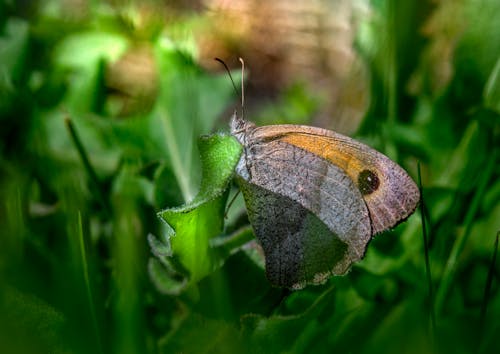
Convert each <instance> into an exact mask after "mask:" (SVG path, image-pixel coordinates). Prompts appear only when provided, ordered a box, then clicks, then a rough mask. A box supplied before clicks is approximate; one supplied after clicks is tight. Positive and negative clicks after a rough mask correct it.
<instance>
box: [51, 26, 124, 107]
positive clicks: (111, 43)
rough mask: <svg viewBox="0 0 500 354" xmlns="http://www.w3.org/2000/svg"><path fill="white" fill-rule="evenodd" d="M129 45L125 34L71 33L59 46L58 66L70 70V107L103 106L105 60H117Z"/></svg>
mask: <svg viewBox="0 0 500 354" xmlns="http://www.w3.org/2000/svg"><path fill="white" fill-rule="evenodd" d="M127 46H128V42H127V40H126V39H125V38H124V37H123V36H120V35H116V34H111V33H103V32H92V31H91V32H82V33H77V34H74V35H71V36H68V37H66V38H65V39H64V40H63V41H62V42H61V43H60V44H59V45H58V46H57V47H56V49H55V54H54V57H55V60H54V64H55V66H56V67H58V68H59V69H65V70H67V69H69V70H71V75H70V76H69V80H70V85H69V88H68V92H67V94H66V98H65V104H66V105H67V107H69V108H70V109H73V110H75V111H76V112H88V111H89V110H90V111H96V110H100V109H101V107H100V106H101V104H102V97H103V95H104V93H103V92H102V87H101V86H102V82H103V80H104V78H103V76H104V63H106V62H111V61H115V60H117V59H118V58H119V57H120V56H121V55H122V54H123V53H124V52H125V50H126V49H127ZM75 53H76V54H75Z"/></svg>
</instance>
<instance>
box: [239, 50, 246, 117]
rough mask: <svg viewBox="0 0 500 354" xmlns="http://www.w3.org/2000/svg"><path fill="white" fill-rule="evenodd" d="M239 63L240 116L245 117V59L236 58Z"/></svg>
mask: <svg viewBox="0 0 500 354" xmlns="http://www.w3.org/2000/svg"><path fill="white" fill-rule="evenodd" d="M238 59H239V60H240V63H241V116H242V117H245V114H244V113H245V85H244V84H245V61H244V60H243V59H242V58H238Z"/></svg>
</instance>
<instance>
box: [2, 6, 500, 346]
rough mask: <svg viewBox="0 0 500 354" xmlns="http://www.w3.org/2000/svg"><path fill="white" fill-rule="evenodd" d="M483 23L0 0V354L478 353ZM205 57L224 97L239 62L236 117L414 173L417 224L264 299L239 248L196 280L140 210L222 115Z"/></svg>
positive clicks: (484, 130)
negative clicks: (316, 282)
mask: <svg viewBox="0 0 500 354" xmlns="http://www.w3.org/2000/svg"><path fill="white" fill-rule="evenodd" d="M499 16H500V2H498V1H497V0H459V1H451V0H424V1H416V0H406V1H396V0H371V1H370V0H354V1H347V0H333V1H327V0H311V1H307V2H304V1H298V0H293V1H284V0H277V1H273V2H269V1H259V0H234V1H224V0H198V1H196V0H192V1H190V0H185V1H167V0H166V1H159V0H158V1H155V0H147V1H134V0H129V1H114V0H109V1H97V0H94V1H90V0H88V1H85V0H59V1H53V0H48V1H26V0H25V1H9V0H0V351H1V352H2V353H181V352H182V353H205V352H209V353H226V352H227V353H234V352H252V353H253V352H255V353H276V352H292V353H300V352H311V351H314V352H320V353H323V352H324V353H330V352H334V351H343V352H352V353H376V352H381V353H392V352H394V353H396V352H397V353H423V352H429V353H430V352H435V353H447V352H453V353H470V352H478V353H493V352H496V351H497V350H498V345H497V338H498V335H500V322H499V321H498V318H499V316H500V289H499V285H500V284H499V279H500V262H499V261H498V260H495V258H494V257H495V255H496V247H497V246H496V244H495V240H498V232H499V230H500V203H499V200H500V178H499V176H500V164H499V163H498V161H499V158H498V155H499V150H500V139H499V133H500V21H498V18H499ZM215 57H218V58H221V59H222V60H224V61H225V62H226V63H227V65H228V66H229V67H230V68H231V69H232V74H233V76H234V79H235V83H236V87H237V89H238V90H239V83H240V81H241V77H240V75H241V74H240V63H239V61H238V58H239V57H242V58H243V59H244V60H245V65H246V77H245V80H244V82H245V111H246V118H247V119H249V120H252V121H254V122H256V123H257V124H259V125H265V124H278V123H293V124H309V125H315V126H320V127H324V128H328V129H333V130H335V131H338V132H340V133H343V134H346V135H349V136H352V137H355V138H356V139H359V140H361V141H363V142H365V143H367V144H369V145H371V146H373V147H374V148H376V149H378V150H379V151H381V152H383V153H385V154H386V155H388V156H389V157H391V158H392V159H393V160H395V161H398V163H400V164H401V165H402V166H403V167H404V168H405V169H406V170H407V171H408V172H409V173H410V174H411V175H412V177H413V178H414V179H415V180H416V181H417V180H418V173H417V167H418V164H420V168H421V183H422V185H423V195H424V202H425V203H424V209H421V210H419V211H417V213H416V214H415V215H414V216H412V217H411V218H410V219H409V220H408V221H407V222H405V223H403V224H401V225H400V226H398V227H397V228H396V229H394V230H390V231H388V232H386V233H384V234H383V235H379V236H377V237H376V238H375V239H374V240H373V241H372V242H371V244H370V247H369V248H368V252H367V255H366V258H365V259H364V260H363V261H362V262H360V263H359V264H358V265H356V266H355V267H353V269H352V271H351V272H350V273H349V274H348V275H347V276H344V277H334V278H332V279H330V280H329V281H328V282H327V283H326V284H324V285H321V286H316V287H308V288H306V289H305V290H302V291H299V292H294V293H288V292H287V291H284V290H281V289H276V288H272V287H271V286H270V285H269V284H268V282H267V280H266V279H265V275H264V271H263V268H262V260H261V259H259V257H257V256H256V255H255V252H253V251H252V247H250V246H248V245H245V246H243V247H239V246H238V247H234V248H232V249H230V250H229V251H227V252H226V253H223V255H222V256H220V255H219V256H220V258H219V260H220V262H219V263H218V264H217V265H216V266H214V267H210V268H205V269H202V270H199V269H201V267H203V260H200V265H199V269H198V272H199V273H197V274H203V276H200V277H199V278H200V279H197V280H196V281H194V280H193V279H194V273H193V272H194V271H193V269H185V267H186V265H185V264H180V263H182V262H178V260H176V258H175V249H174V257H170V252H171V251H172V250H171V249H170V248H169V247H168V244H169V241H168V240H169V235H170V232H171V230H170V229H169V228H168V227H166V226H165V224H163V223H162V222H161V221H160V220H159V219H158V217H157V212H159V211H160V210H162V209H165V208H172V207H178V206H180V205H183V204H184V203H188V202H190V201H191V200H193V198H194V197H195V196H196V194H197V191H198V189H199V186H200V183H201V181H202V179H201V174H202V172H201V171H202V167H201V163H200V152H201V153H203V151H200V149H201V148H200V149H199V148H198V143H197V141H198V137H199V136H201V135H204V134H211V133H215V132H228V130H229V129H228V123H229V119H230V116H231V114H232V112H233V110H234V109H235V108H239V107H240V106H239V105H240V103H239V102H240V100H239V97H238V93H237V92H235V90H234V88H233V86H232V84H231V81H230V79H229V77H228V75H227V73H226V72H225V70H224V68H223V67H222V66H221V65H220V63H218V62H217V61H215V60H214V58H215ZM235 190H236V188H235V187H234V186H233V187H232V190H231V193H232V194H234V193H235ZM232 194H231V195H232ZM422 211H423V212H422ZM219 214H220V215H219V218H220V222H221V223H223V225H222V226H221V228H220V230H219V229H217V230H216V231H213V230H212V231H211V232H212V233H216V234H217V236H219V237H222V238H224V237H231V235H233V234H234V233H238V232H240V233H241V232H243V233H245V232H246V234H247V236H248V235H250V236H249V237H251V231H250V229H249V227H248V220H247V219H246V213H245V207H244V204H243V202H242V200H241V197H239V198H237V199H236V202H235V203H234V204H233V205H232V206H231V208H230V209H229V211H228V215H227V217H226V218H224V215H223V214H224V213H219ZM423 222H425V228H423V226H422V225H423ZM197 226H198V225H195V228H196V227H197ZM184 227H185V228H188V227H193V225H187V224H186V225H183V224H181V225H180V226H179V228H180V229H181V230H182V228H184ZM205 229H206V228H203V227H200V229H199V230H198V233H203V232H205ZM238 230H239V231H238ZM241 230H243V231H241ZM209 231H210V230H208V231H207V232H209ZM148 235H155V237H153V236H149V241H148ZM177 236H179V234H178V235H177ZM195 236H200V237H202V238H203V237H204V238H207V239H208V238H210V237H211V236H210V237H209V236H207V235H195ZM174 237H175V236H174ZM179 237H180V236H179ZM158 240H161V241H158ZM191 241H192V242H193V244H196V242H197V239H196V238H195V239H193V240H191ZM207 242H208V241H207ZM497 242H498V241H497ZM247 246H248V247H247ZM213 249H214V250H215V249H216V247H215V246H214V247H213ZM152 250H153V252H152ZM161 250H163V251H161ZM162 252H163V253H162ZM188 252H189V250H188ZM427 256H428V257H427ZM427 260H428V261H427Z"/></svg>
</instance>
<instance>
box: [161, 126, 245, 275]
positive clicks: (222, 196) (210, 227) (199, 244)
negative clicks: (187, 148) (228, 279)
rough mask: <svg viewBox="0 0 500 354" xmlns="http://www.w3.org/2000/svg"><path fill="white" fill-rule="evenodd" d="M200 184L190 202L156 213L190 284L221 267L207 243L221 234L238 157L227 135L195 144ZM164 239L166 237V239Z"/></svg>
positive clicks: (239, 146)
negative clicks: (228, 190) (199, 166)
mask: <svg viewBox="0 0 500 354" xmlns="http://www.w3.org/2000/svg"><path fill="white" fill-rule="evenodd" d="M199 150H200V153H201V164H202V175H203V177H202V182H201V187H200V190H199V192H198V195H197V196H196V198H194V200H193V201H192V202H190V203H188V204H185V205H183V206H181V207H177V208H171V209H166V210H163V211H161V212H160V213H158V216H159V217H160V218H161V219H162V220H164V221H165V222H166V223H167V224H168V226H169V227H170V228H171V229H172V231H173V232H174V233H175V236H174V237H172V238H171V239H169V241H170V244H171V247H172V252H173V255H174V256H175V258H176V259H178V261H179V262H180V263H181V264H182V266H183V268H184V269H185V270H187V271H188V272H189V275H190V279H189V282H190V284H194V283H196V282H197V281H199V280H200V279H202V278H203V277H205V276H206V275H208V274H210V273H211V272H213V271H214V270H215V269H216V267H217V266H218V265H220V264H221V261H222V260H223V259H221V257H219V256H220V255H218V254H216V252H214V249H213V248H211V246H210V240H211V239H212V238H213V237H216V236H218V235H219V234H220V233H221V232H222V227H223V219H224V208H225V205H226V199H227V189H228V188H227V187H228V185H229V182H230V181H231V178H232V175H233V170H234V167H235V166H236V163H237V162H238V159H239V157H240V154H241V145H240V144H239V143H238V142H237V141H236V140H235V139H234V138H233V137H232V136H229V135H220V134H218V135H212V136H205V137H202V138H201V139H200V141H199ZM167 237H168V236H167Z"/></svg>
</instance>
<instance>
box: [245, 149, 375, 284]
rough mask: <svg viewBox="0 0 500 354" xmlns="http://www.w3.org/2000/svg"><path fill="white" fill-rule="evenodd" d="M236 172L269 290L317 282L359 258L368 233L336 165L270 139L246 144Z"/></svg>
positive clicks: (358, 199)
mask: <svg viewBox="0 0 500 354" xmlns="http://www.w3.org/2000/svg"><path fill="white" fill-rule="evenodd" d="M236 172H237V174H238V176H239V178H238V181H239V184H240V187H241V190H242V192H243V196H244V198H245V202H246V205H247V209H248V214H249V218H250V221H251V223H252V226H253V228H254V231H255V234H256V236H257V238H258V239H259V241H260V243H261V244H262V247H263V249H264V253H265V256H266V271H267V275H268V278H269V280H270V281H271V282H272V283H273V284H275V285H279V286H287V287H295V288H299V287H302V286H304V285H305V284H306V283H319V282H322V281H324V280H326V278H327V276H328V275H330V274H332V273H333V274H344V273H345V272H346V271H347V270H348V269H349V267H350V265H351V264H352V263H353V262H355V261H357V260H359V259H361V258H362V256H363V255H364V251H365V248H366V244H367V243H368V241H369V240H370V238H371V234H372V233H371V227H370V219H369V215H368V210H367V208H366V205H365V203H364V201H363V198H362V196H361V193H360V192H359V191H358V189H357V188H355V186H354V184H353V182H352V180H351V179H350V178H349V176H348V175H347V174H345V173H344V172H343V171H342V170H341V169H340V168H338V167H337V166H335V165H333V164H332V163H330V162H328V161H326V160H325V159H322V158H320V157H317V156H315V155H314V154H311V153H309V152H306V151H304V150H302V149H300V148H298V147H295V146H291V145H289V144H287V143H284V142H282V141H279V140H274V141H272V140H271V141H267V142H260V143H256V144H250V145H249V149H248V151H247V152H246V153H244V154H243V156H242V158H241V160H240V162H239V164H238V166H237V169H236Z"/></svg>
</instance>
